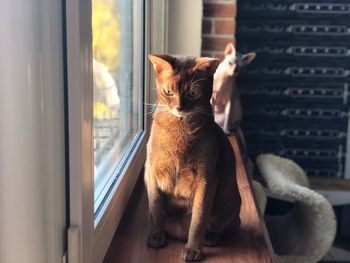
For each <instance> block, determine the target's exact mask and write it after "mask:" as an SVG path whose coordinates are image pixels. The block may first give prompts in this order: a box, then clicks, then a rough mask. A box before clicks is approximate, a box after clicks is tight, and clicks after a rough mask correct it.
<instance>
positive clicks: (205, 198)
mask: <svg viewBox="0 0 350 263" xmlns="http://www.w3.org/2000/svg"><path fill="white" fill-rule="evenodd" d="M206 178H208V177H206ZM211 178H215V177H211ZM216 186H217V181H216V180H215V179H211V180H210V181H208V180H198V183H197V186H196V190H195V193H194V199H193V206H192V217H191V224H190V230H189V235H188V241H187V244H186V246H185V248H184V250H183V251H182V258H183V260H185V261H187V262H195V261H201V260H202V259H203V252H202V245H203V241H204V237H205V233H206V230H207V228H208V224H209V220H210V215H211V211H212V206H213V201H214V195H215V191H216Z"/></svg>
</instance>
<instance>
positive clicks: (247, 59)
mask: <svg viewBox="0 0 350 263" xmlns="http://www.w3.org/2000/svg"><path fill="white" fill-rule="evenodd" d="M255 57H256V53H255V52H249V53H247V54H244V55H242V58H241V65H240V66H241V67H244V66H246V65H248V64H249V63H250V62H252V61H253V60H254V58H255Z"/></svg>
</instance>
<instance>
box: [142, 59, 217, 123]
mask: <svg viewBox="0 0 350 263" xmlns="http://www.w3.org/2000/svg"><path fill="white" fill-rule="evenodd" d="M148 57H149V59H150V61H151V63H152V65H153V68H154V71H155V73H156V83H157V94H158V99H159V105H161V106H163V107H164V108H165V109H166V110H167V111H169V112H170V113H171V114H173V115H175V116H176V117H179V118H181V117H185V116H189V115H191V114H200V113H203V114H204V113H207V114H209V113H208V112H209V111H210V110H211V107H210V97H211V95H212V85H213V75H214V72H215V70H216V68H217V66H218V65H219V60H218V59H215V58H208V57H201V58H195V57H188V56H170V55H149V56H148Z"/></svg>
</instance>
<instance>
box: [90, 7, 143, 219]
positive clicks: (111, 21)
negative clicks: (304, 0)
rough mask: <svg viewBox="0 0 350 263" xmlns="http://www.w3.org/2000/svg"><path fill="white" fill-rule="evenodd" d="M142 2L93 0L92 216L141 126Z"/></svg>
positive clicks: (120, 166)
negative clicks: (93, 180) (93, 205)
mask: <svg viewBox="0 0 350 263" xmlns="http://www.w3.org/2000/svg"><path fill="white" fill-rule="evenodd" d="M142 17H143V14H142V1H129V0H92V34H93V83H94V86H93V89H94V101H93V118H94V179H95V188H94V199H95V200H94V201H95V213H96V211H97V209H98V207H99V206H100V205H101V203H102V202H103V200H104V197H105V196H106V194H107V193H108V191H109V189H110V187H111V185H112V184H113V182H115V180H116V179H117V177H118V174H119V172H120V170H121V169H122V167H123V163H124V162H125V159H126V157H127V154H128V152H129V151H130V149H131V148H132V144H133V142H134V140H135V138H136V137H137V134H139V132H140V131H141V130H142V120H143V111H142V108H143V107H142V105H143V92H142V90H143V88H142V87H143V83H142V72H143V69H142V65H143V37H142V35H143V32H142Z"/></svg>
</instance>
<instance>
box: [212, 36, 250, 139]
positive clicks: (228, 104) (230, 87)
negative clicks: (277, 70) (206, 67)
mask: <svg viewBox="0 0 350 263" xmlns="http://www.w3.org/2000/svg"><path fill="white" fill-rule="evenodd" d="M255 55H256V54H255V53H254V52H250V53H247V54H244V55H241V54H239V53H237V52H236V49H235V47H234V45H233V44H232V43H229V44H228V45H227V46H226V48H225V59H224V60H223V61H222V62H221V63H220V64H219V66H218V68H217V69H216V72H215V74H214V83H213V95H212V98H211V104H212V105H213V110H214V117H215V122H216V123H217V124H218V125H219V126H220V127H221V128H222V129H223V130H224V132H225V133H229V132H230V129H235V128H236V127H235V126H236V125H239V122H240V121H241V118H242V109H241V101H240V97H239V92H238V88H237V86H236V83H235V75H236V73H237V69H239V68H241V67H244V66H246V65H248V64H249V63H250V62H252V60H253V59H254V58H255Z"/></svg>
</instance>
